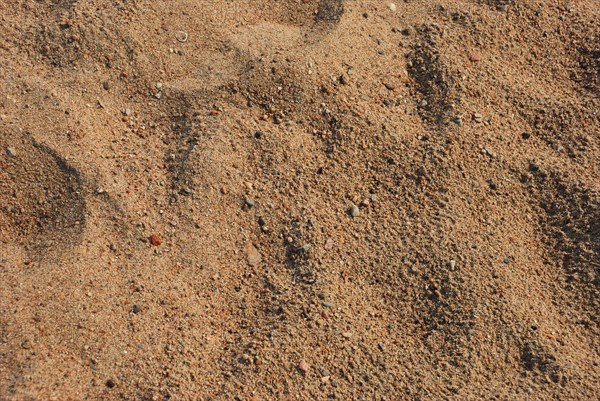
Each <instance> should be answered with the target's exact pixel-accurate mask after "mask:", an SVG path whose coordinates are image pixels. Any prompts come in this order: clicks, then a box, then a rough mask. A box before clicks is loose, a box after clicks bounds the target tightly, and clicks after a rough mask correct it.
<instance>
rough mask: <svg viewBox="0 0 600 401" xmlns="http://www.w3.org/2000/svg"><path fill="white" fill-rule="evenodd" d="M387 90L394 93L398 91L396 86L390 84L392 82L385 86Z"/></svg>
mask: <svg viewBox="0 0 600 401" xmlns="http://www.w3.org/2000/svg"><path fill="white" fill-rule="evenodd" d="M383 85H384V86H385V87H386V89H387V90H390V91H393V90H395V89H396V85H394V84H392V83H390V82H386V83H384V84H383Z"/></svg>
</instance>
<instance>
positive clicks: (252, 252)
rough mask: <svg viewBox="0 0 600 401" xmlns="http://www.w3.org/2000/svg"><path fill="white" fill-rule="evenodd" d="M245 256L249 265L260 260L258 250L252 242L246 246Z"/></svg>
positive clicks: (255, 263)
mask: <svg viewBox="0 0 600 401" xmlns="http://www.w3.org/2000/svg"><path fill="white" fill-rule="evenodd" d="M246 258H247V260H248V264H249V265H250V266H256V265H257V264H259V263H260V262H261V260H262V257H261V256H260V252H258V249H256V247H255V246H254V245H252V244H248V245H247V246H246Z"/></svg>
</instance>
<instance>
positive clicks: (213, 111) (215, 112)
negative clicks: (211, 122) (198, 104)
mask: <svg viewBox="0 0 600 401" xmlns="http://www.w3.org/2000/svg"><path fill="white" fill-rule="evenodd" d="M218 114H219V111H218V110H211V111H210V115H211V116H216V115H218Z"/></svg>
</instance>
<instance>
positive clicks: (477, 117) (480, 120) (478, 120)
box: [473, 113, 483, 123]
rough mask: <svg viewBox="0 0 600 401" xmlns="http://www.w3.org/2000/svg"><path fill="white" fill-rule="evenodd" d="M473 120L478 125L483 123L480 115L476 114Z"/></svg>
mask: <svg viewBox="0 0 600 401" xmlns="http://www.w3.org/2000/svg"><path fill="white" fill-rule="evenodd" d="M473 120H474V121H475V122H477V123H480V122H482V121H483V116H482V115H481V114H479V113H475V114H473Z"/></svg>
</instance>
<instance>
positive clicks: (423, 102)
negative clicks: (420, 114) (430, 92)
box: [419, 99, 428, 107]
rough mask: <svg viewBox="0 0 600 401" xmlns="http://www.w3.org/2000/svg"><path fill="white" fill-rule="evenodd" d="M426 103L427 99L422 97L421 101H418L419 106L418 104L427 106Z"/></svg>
mask: <svg viewBox="0 0 600 401" xmlns="http://www.w3.org/2000/svg"><path fill="white" fill-rule="evenodd" d="M427 104H428V103H427V100H425V99H423V100H421V101H420V102H419V106H420V107H425V106H427Z"/></svg>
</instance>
